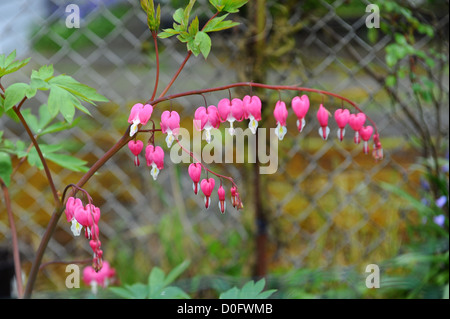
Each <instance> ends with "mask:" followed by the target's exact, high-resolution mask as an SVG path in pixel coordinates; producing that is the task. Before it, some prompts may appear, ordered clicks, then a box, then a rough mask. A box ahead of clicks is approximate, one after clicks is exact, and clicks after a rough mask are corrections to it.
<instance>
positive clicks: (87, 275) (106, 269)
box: [83, 261, 116, 294]
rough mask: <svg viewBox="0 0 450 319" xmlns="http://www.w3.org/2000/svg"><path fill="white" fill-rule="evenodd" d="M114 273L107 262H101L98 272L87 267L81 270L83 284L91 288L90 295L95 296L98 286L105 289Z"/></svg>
mask: <svg viewBox="0 0 450 319" xmlns="http://www.w3.org/2000/svg"><path fill="white" fill-rule="evenodd" d="M115 275H116V271H115V269H114V268H112V267H111V266H110V265H109V263H108V262H107V261H105V262H103V266H102V267H101V269H100V270H98V271H96V270H95V269H94V268H93V267H91V266H88V267H85V268H84V269H83V282H84V283H85V285H87V286H91V289H92V293H93V294H97V292H98V286H100V287H102V288H106V287H107V286H108V285H109V283H110V282H111V281H112V279H113V278H114V277H115Z"/></svg>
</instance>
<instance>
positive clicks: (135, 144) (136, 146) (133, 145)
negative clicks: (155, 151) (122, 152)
mask: <svg viewBox="0 0 450 319" xmlns="http://www.w3.org/2000/svg"><path fill="white" fill-rule="evenodd" d="M128 148H129V149H130V151H131V153H133V155H134V165H136V166H139V165H140V164H141V163H140V162H139V154H140V153H141V152H142V149H143V148H144V142H142V141H140V140H131V141H129V142H128Z"/></svg>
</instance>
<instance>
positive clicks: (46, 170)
mask: <svg viewBox="0 0 450 319" xmlns="http://www.w3.org/2000/svg"><path fill="white" fill-rule="evenodd" d="M21 103H22V102H21ZM13 109H14V112H15V113H16V115H17V117H18V118H19V120H20V122H21V123H22V125H23V127H24V128H25V130H26V131H27V133H28V136H29V137H30V139H31V142H33V145H34V147H35V149H36V152H37V153H38V155H39V159H40V160H41V163H42V166H43V167H44V171H45V175H46V176H47V180H48V183H49V185H50V188H51V190H52V195H53V200H54V202H55V206H56V207H58V206H59V202H60V201H59V196H58V192H57V190H56V187H55V183H54V182H53V177H52V174H51V172H50V169H49V167H48V165H47V161H46V160H45V158H44V155H43V154H42V151H41V148H40V147H39V144H38V142H37V141H36V139H35V138H34V135H33V133H32V132H31V129H30V127H29V126H28V123H27V121H26V120H25V118H24V117H23V115H22V113H20V110H19V109H18V108H17V107H16V106H14V107H13Z"/></svg>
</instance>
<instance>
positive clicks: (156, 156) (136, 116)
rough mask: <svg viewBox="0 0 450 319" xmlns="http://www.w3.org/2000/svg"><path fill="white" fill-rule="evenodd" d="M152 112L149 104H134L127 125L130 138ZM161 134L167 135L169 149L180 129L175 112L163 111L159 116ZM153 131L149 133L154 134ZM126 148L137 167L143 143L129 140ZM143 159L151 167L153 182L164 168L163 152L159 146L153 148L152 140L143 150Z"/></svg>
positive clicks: (148, 118) (178, 116) (147, 119)
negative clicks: (129, 125) (131, 154)
mask: <svg viewBox="0 0 450 319" xmlns="http://www.w3.org/2000/svg"><path fill="white" fill-rule="evenodd" d="M152 112H153V106H151V105H150V104H146V105H143V104H141V103H138V104H135V105H134V106H133V107H132V108H131V112H130V116H129V118H128V123H130V124H131V127H130V136H135V134H136V133H137V132H138V131H139V127H138V126H139V125H145V124H147V123H148V121H150V118H151V115H152ZM160 126H161V132H162V133H163V134H167V136H166V143H167V147H168V148H170V147H171V146H172V144H173V142H174V140H175V139H176V138H177V136H178V133H179V129H180V115H179V114H178V113H177V112H176V111H164V112H163V113H162V115H161V122H160ZM154 132H155V130H153V131H151V133H152V134H154ZM128 148H129V149H130V151H131V153H133V155H134V165H136V166H139V165H140V161H139V154H140V153H141V152H142V150H143V149H144V142H142V141H140V140H137V139H136V138H135V139H134V140H131V141H130V142H128ZM145 159H146V162H147V166H148V167H151V170H150V173H151V175H152V177H153V179H154V180H156V179H157V178H158V175H159V172H160V171H161V170H162V169H163V168H164V150H163V149H162V148H161V147H160V146H155V145H154V142H153V135H152V138H151V139H150V140H149V143H148V145H147V147H146V148H145Z"/></svg>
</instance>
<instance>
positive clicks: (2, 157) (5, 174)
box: [0, 152, 13, 187]
mask: <svg viewBox="0 0 450 319" xmlns="http://www.w3.org/2000/svg"><path fill="white" fill-rule="evenodd" d="M12 172H13V168H12V162H11V157H10V156H9V154H8V153H5V152H0V178H1V179H2V180H3V182H4V183H5V185H6V186H7V187H9V184H10V183H11V174H12Z"/></svg>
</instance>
